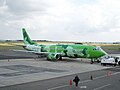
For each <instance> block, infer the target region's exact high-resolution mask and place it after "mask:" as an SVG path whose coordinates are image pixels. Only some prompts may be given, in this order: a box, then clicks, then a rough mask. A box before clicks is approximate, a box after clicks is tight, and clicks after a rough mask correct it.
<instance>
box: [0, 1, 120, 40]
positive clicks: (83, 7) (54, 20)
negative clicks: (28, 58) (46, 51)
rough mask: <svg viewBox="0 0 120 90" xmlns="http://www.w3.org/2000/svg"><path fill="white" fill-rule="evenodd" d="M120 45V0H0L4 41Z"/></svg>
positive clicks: (0, 36)
mask: <svg viewBox="0 0 120 90" xmlns="http://www.w3.org/2000/svg"><path fill="white" fill-rule="evenodd" d="M23 27H24V28H26V30H27V32H28V33H29V35H30V37H31V39H42V40H52V41H80V42H81V41H84V42H86V41H93V42H94V41H97V42H113V41H120V0H0V40H5V39H12V40H15V39H22V32H21V28H23Z"/></svg>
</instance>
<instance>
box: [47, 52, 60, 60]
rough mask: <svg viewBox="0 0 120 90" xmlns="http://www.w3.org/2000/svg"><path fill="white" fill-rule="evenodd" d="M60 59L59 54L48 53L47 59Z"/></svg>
mask: <svg viewBox="0 0 120 90" xmlns="http://www.w3.org/2000/svg"><path fill="white" fill-rule="evenodd" d="M60 59H62V57H61V55H60V54H55V53H50V54H48V56H47V60H60Z"/></svg>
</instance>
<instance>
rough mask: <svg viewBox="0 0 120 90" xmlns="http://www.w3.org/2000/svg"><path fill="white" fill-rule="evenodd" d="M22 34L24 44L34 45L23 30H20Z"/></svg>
mask: <svg viewBox="0 0 120 90" xmlns="http://www.w3.org/2000/svg"><path fill="white" fill-rule="evenodd" d="M22 32H23V40H24V44H30V45H33V44H36V43H35V42H33V41H32V40H31V39H30V37H29V36H28V34H27V32H26V30H25V28H22Z"/></svg>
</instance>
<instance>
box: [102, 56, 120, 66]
mask: <svg viewBox="0 0 120 90" xmlns="http://www.w3.org/2000/svg"><path fill="white" fill-rule="evenodd" d="M107 64H109V65H114V66H116V65H120V56H115V57H113V56H111V57H110V56H109V57H107V58H106V57H105V58H102V59H101V65H104V66H106V65H107Z"/></svg>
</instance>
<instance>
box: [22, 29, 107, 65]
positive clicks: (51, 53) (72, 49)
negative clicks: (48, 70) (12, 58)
mask: <svg viewBox="0 0 120 90" xmlns="http://www.w3.org/2000/svg"><path fill="white" fill-rule="evenodd" d="M22 32H23V40H24V46H23V48H24V49H26V50H28V52H32V53H35V54H37V55H39V56H42V55H45V56H46V57H47V60H61V59H62V57H69V58H90V59H91V64H92V63H93V62H94V60H96V59H98V58H100V57H102V56H104V55H106V52H105V51H104V50H103V49H101V48H100V47H97V46H90V45H83V44H72V45H63V44H57V45H43V44H37V43H36V42H33V41H32V40H31V39H30V37H29V36H28V34H27V32H26V30H25V28H23V29H22Z"/></svg>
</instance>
